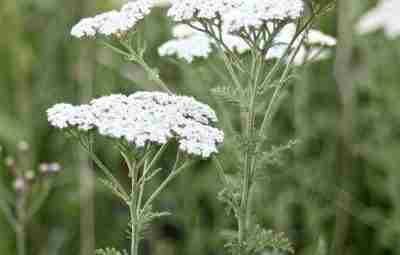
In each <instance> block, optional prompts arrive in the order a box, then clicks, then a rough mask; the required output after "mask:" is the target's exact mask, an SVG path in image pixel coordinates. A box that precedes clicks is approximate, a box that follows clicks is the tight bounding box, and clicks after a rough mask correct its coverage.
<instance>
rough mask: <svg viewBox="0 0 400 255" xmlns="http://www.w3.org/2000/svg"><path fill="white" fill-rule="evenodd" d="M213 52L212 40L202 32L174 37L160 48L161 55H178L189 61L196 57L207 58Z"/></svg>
mask: <svg viewBox="0 0 400 255" xmlns="http://www.w3.org/2000/svg"><path fill="white" fill-rule="evenodd" d="M211 52H212V47H211V40H210V39H209V38H208V37H207V36H206V35H202V34H196V35H191V36H188V37H184V38H176V39H172V40H169V41H167V42H166V43H164V44H163V45H161V46H160V47H159V48H158V54H159V55H160V56H177V57H178V58H181V59H184V60H186V61H187V62H189V63H191V62H192V61H193V60H194V59H195V58H207V57H208V56H209V55H210V54H211Z"/></svg>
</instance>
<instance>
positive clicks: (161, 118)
mask: <svg viewBox="0 0 400 255" xmlns="http://www.w3.org/2000/svg"><path fill="white" fill-rule="evenodd" d="M47 114H48V120H49V122H50V124H51V125H52V126H54V127H57V128H60V129H65V128H77V129H78V130H81V131H88V130H90V129H96V130H97V131H98V133H99V134H101V135H104V136H107V137H111V138H122V139H125V140H127V141H128V142H129V143H132V144H134V145H135V146H136V147H138V148H141V147H143V146H145V145H146V144H148V143H157V144H165V143H167V142H168V141H169V140H170V139H176V140H177V141H178V143H179V149H180V150H182V151H185V152H187V153H189V154H193V155H198V156H202V157H204V158H206V157H209V156H210V155H211V154H212V153H216V152H217V145H218V144H220V143H222V142H223V139H224V134H223V132H222V131H220V130H219V129H217V128H214V127H212V126H211V124H212V123H213V122H217V117H216V114H215V112H214V111H213V110H212V109H211V108H210V107H209V106H208V105H205V104H203V103H200V102H198V101H196V100H195V99H194V98H192V97H186V96H176V95H170V94H166V93H161V92H137V93H134V94H132V95H130V96H125V95H111V96H105V97H101V98H98V99H94V100H92V101H91V102H90V103H89V104H87V105H79V106H73V105H69V104H57V105H55V106H53V107H52V108H50V109H49V110H48V111H47Z"/></svg>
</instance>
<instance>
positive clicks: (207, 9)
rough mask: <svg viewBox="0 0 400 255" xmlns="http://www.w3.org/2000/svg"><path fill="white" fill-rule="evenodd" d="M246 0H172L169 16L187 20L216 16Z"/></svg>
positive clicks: (178, 19) (177, 19) (175, 19)
mask: <svg viewBox="0 0 400 255" xmlns="http://www.w3.org/2000/svg"><path fill="white" fill-rule="evenodd" d="M242 1H244V0H171V4H172V5H171V8H170V9H169V10H168V16H170V17H172V18H173V20H174V21H177V22H180V21H186V20H191V19H193V18H195V17H198V18H204V19H213V18H216V17H217V15H218V14H220V15H222V14H224V13H226V12H228V11H229V10H231V9H232V8H234V7H237V6H239V4H240V2H242Z"/></svg>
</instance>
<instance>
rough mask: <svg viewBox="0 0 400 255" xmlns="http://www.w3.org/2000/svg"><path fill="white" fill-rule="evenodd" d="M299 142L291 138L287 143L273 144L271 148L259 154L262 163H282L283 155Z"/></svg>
mask: <svg viewBox="0 0 400 255" xmlns="http://www.w3.org/2000/svg"><path fill="white" fill-rule="evenodd" d="M298 143H299V141H298V140H290V141H289V142H287V143H286V144H282V145H279V146H272V147H271V148H270V149H269V150H266V151H263V152H262V153H260V154H259V157H260V161H259V162H260V165H261V166H263V165H282V164H283V162H284V160H282V158H283V156H284V155H285V154H286V153H288V152H290V151H291V150H293V148H294V147H295V146H296V145H297V144H298Z"/></svg>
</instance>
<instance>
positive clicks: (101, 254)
mask: <svg viewBox="0 0 400 255" xmlns="http://www.w3.org/2000/svg"><path fill="white" fill-rule="evenodd" d="M94 254H95V255H128V253H127V252H126V251H123V252H120V251H118V250H117V249H115V248H110V247H107V248H105V249H98V250H96V251H95V253H94Z"/></svg>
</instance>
